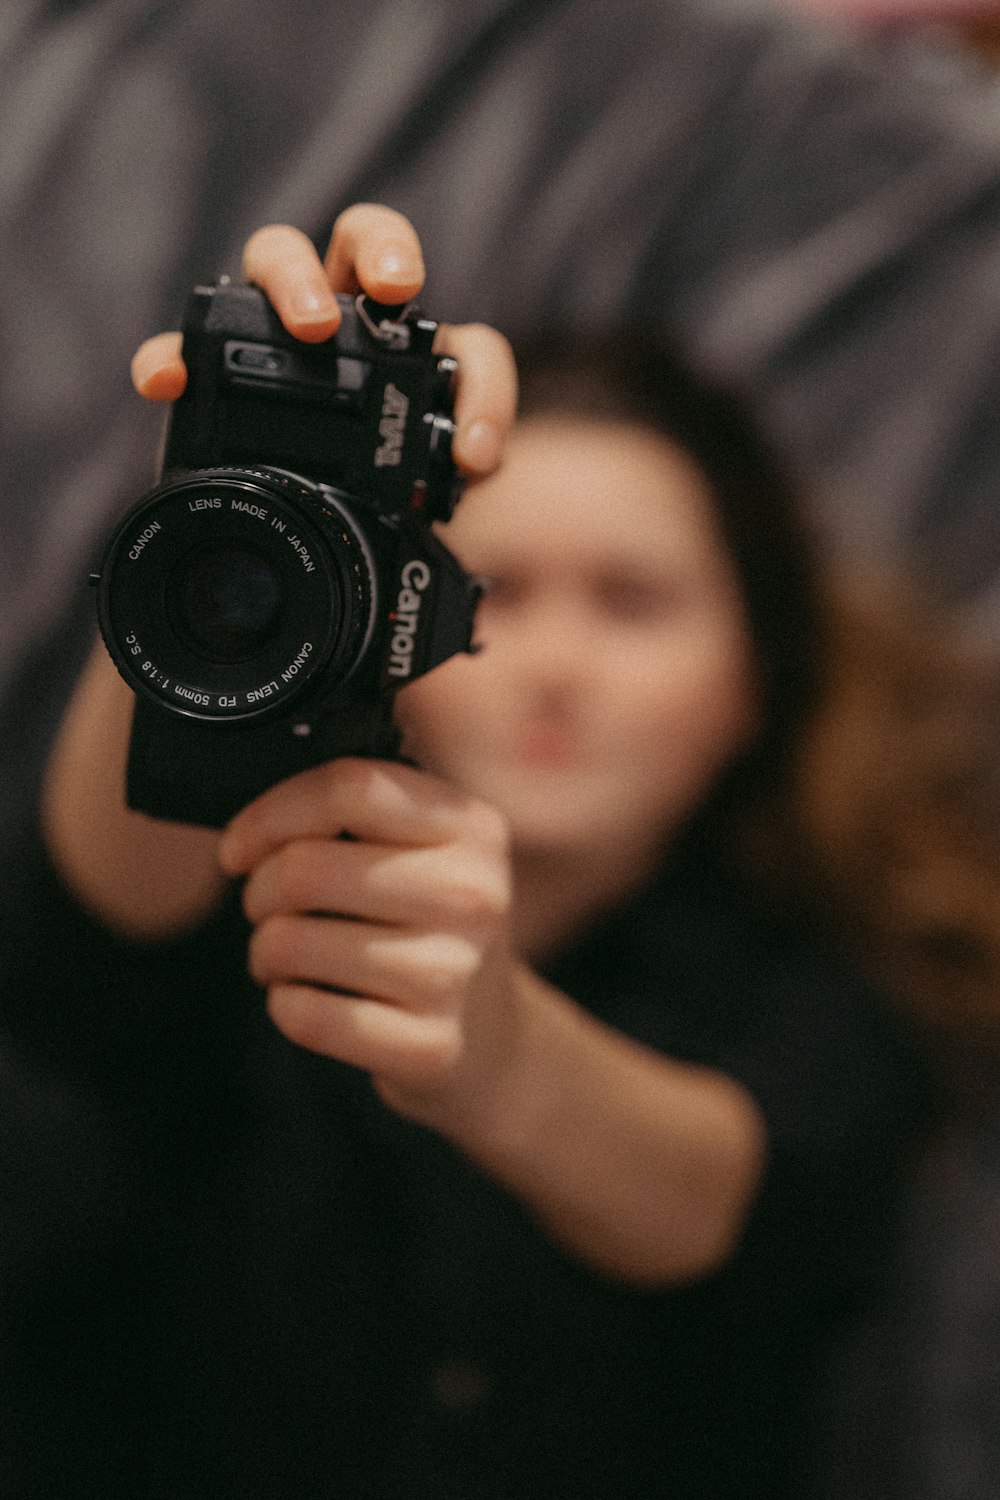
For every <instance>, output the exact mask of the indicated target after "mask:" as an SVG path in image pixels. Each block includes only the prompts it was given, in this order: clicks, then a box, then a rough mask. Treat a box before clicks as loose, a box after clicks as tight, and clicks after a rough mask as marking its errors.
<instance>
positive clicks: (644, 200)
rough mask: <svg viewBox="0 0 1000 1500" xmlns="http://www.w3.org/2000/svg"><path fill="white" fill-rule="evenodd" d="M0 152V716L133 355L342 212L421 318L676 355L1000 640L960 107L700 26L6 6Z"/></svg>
mask: <svg viewBox="0 0 1000 1500" xmlns="http://www.w3.org/2000/svg"><path fill="white" fill-rule="evenodd" d="M491 28H492V29H491ZM0 142H2V150H0V265H2V267H3V275H2V277H0V347H2V349H3V355H4V358H3V362H2V365H0V458H2V463H0V473H2V474H3V489H2V502H0V503H2V507H3V510H2V513H0V514H2V524H3V545H2V552H0V683H2V682H3V680H4V679H5V677H6V676H7V675H8V674H9V673H10V672H11V671H12V670H13V668H14V667H15V665H16V664H17V663H18V661H19V660H20V659H21V658H22V657H23V653H24V651H25V649H26V647H27V645H28V644H29V642H30V641H31V640H32V639H35V638H37V636H38V635H39V633H40V632H41V631H43V630H44V629H45V627H46V626H47V625H48V623H49V622H50V621H51V620H52V619H53V618H54V617H55V615H56V614H57V612H58V611H59V609H60V608H61V607H62V605H63V604H64V603H65V600H66V598H67V596H68V594H69V593H70V591H71V590H72V588H73V586H74V585H75V583H76V582H77V581H78V580H79V579H80V577H81V575H82V573H83V571H84V570H85V563H84V561H83V559H84V558H85V556H86V555H87V553H88V550H89V548H90V547H91V545H92V544H93V542H94V539H95V538H96V537H97V536H98V535H99V534H100V533H101V531H102V529H103V527H104V526H105V525H106V523H107V521H108V518H109V517H111V516H112V515H114V514H116V513H118V512H119V511H120V510H121V508H122V507H123V505H124V504H125V503H126V501H127V499H128V498H129V497H130V496H132V495H134V494H135V493H136V492H137V491H139V490H141V489H142V487H143V486H144V485H145V483H146V482H147V480H148V479H149V477H150V473H151V469H152V455H153V452H154V448H155V431H156V427H157V424H158V418H157V416H156V415H155V414H154V413H151V412H149V411H147V410H144V409H143V408H142V406H141V404H140V403H139V402H138V401H137V400H136V399H135V398H134V397H133V396H132V395H131V393H130V390H129V386H128V380H127V363H128V358H129V355H130V354H131V352H132V349H133V347H134V346H135V344H136V343H137V341H138V340H139V339H140V338H141V337H142V336H144V335H146V334H148V333H150V332H153V331H155V330H156V329H158V328H160V327H162V326H169V325H171V324H172V323H174V322H176V319H177V316H178V310H179V307H180V303H181V299H182V296H183V292H184V290H185V289H186V288H187V287H188V286H189V285H190V284H191V283H192V282H193V281H195V280H197V279H204V278H206V277H209V276H212V275H214V274H216V273H217V272H218V271H219V270H220V269H222V268H223V267H228V268H230V269H232V268H233V267H234V265H235V264H236V260H237V251H238V246H239V244H240V243H241V241H242V239H243V237H244V236H245V234H246V233H247V232H248V230H249V229H250V228H252V227H253V226H255V225H256V224H258V223H260V222H263V221H266V220H269V219H275V218H287V219H289V220H291V221H293V222H296V223H299V224H301V225H302V226H303V227H305V228H307V229H309V230H310V231H312V232H315V233H316V234H317V236H322V235H323V233H324V232H325V227H326V226H327V225H328V224H329V222H330V220H331V219H332V217H333V215H334V213H335V212H336V211H337V210H338V209H339V208H340V207H341V206H343V205H344V204H345V203H346V202H348V201H350V200H351V199H353V198H354V197H356V196H357V195H358V194H364V195H366V196H370V197H375V198H380V199H384V200H386V201H389V202H392V203H394V204H397V205H398V206H400V207H401V208H403V209H405V210H406V211H407V212H408V213H409V214H410V215H411V217H412V218H413V219H414V220H415V221H416V223H417V224H418V226H419V228H420V230H421V232H422V234H423V237H424V241H425V243H426V246H427V251H428V258H429V264H430V267H431V283H430V286H429V289H428V293H427V305H428V307H429V309H431V310H432V311H433V312H434V313H435V314H437V315H443V316H450V317H487V318H490V319H492V320H493V321H495V322H497V323H499V324H500V325H501V326H503V327H505V328H507V329H510V330H512V331H516V330H517V329H519V328H523V327H524V326H525V325H528V324H531V323H534V322H536V321H538V320H540V319H553V318H559V319H562V320H564V321H567V322H570V323H572V324H574V325H585V324H593V323H601V322H608V321H613V320H616V319H618V318H620V317H622V316H625V315H628V316H633V317H641V318H644V319H650V320H652V321H654V322H657V323H659V322H664V321H665V322H666V323H668V324H669V325H670V326H671V327H672V328H676V329H677V330H678V331H679V332H680V335H681V337H682V338H683V341H684V343H685V345H686V347H688V349H689V350H690V351H691V352H692V353H693V354H694V355H695V357H696V358H697V359H698V360H699V361H700V362H701V363H703V364H705V365H707V366H708V367H710V368H711V369H713V370H716V371H718V372H720V373H721V374H723V375H725V376H727V377H729V376H732V377H735V378H736V379H737V380H738V381H739V383H740V384H741V385H742V386H743V387H744V388H745V389H746V390H747V391H748V392H749V394H750V395H751V396H752V398H753V399H754V400H755V401H757V402H758V403H759V404H760V405H761V407H762V409H763V410H764V412H765V415H766V418H767V420H768V422H769V423H770V424H771V426H772V427H773V429H774V431H775V433H776V434H777V435H778V436H779V438H780V439H782V440H783V441H785V442H787V443H788V444H789V445H790V447H791V449H792V451H793V453H794V454H795V455H796V457H797V458H798V459H800V460H801V462H802V463H803V465H804V466H805V468H806V470H807V472H808V474H809V475H810V477H812V478H813V479H814V480H815V481H816V482H817V483H818V484H819V485H820V486H821V487H822V489H823V491H824V492H825V500H824V508H823V515H824V517H826V518H828V519H829V522H830V525H831V527H832V528H833V531H834V534H835V536H836V537H837V538H839V539H841V540H843V541H846V542H848V543H850V544H852V545H856V546H860V547H861V548H862V549H864V550H865V551H866V552H867V551H872V550H873V551H874V552H875V553H876V554H877V555H892V554H894V553H895V552H896V551H897V549H898V548H899V546H900V544H901V541H902V544H903V545H904V546H905V549H906V551H907V552H908V553H909V554H910V555H912V556H914V557H916V558H917V559H918V560H919V561H921V562H926V563H929V564H930V565H931V566H932V568H933V570H934V572H935V575H936V576H937V577H938V578H939V579H940V580H941V582H942V584H943V586H944V587H945V588H946V589H947V591H948V592H949V593H951V594H952V595H954V596H958V597H961V598H962V599H964V600H965V601H967V603H968V605H969V608H970V610H971V611H972V612H973V614H974V615H976V616H977V617H978V618H980V619H981V620H982V621H983V622H984V625H985V626H986V628H987V629H988V630H989V631H990V632H992V633H993V634H994V636H995V637H996V638H997V639H998V640H1000V583H998V579H1000V507H998V506H997V505H996V504H995V503H994V469H995V466H996V461H997V457H998V453H997V449H998V446H1000V435H998V424H997V421H996V413H997V411H998V409H1000V361H998V359H997V350H996V344H997V340H998V333H1000V277H998V275H997V273H996V259H997V247H996V242H997V239H998V235H1000V104H998V98H997V92H996V89H995V87H994V85H993V83H992V81H991V80H989V79H988V78H987V77H986V75H977V74H974V73H967V74H960V73H959V72H958V70H957V68H956V67H953V66H949V65H947V64H945V63H940V64H936V65H931V64H929V62H928V60H927V58H926V57H925V56H924V55H922V54H916V55H914V56H913V57H912V58H909V59H903V58H900V57H899V56H893V57H882V56H880V55H879V53H878V52H877V51H874V50H868V51H866V50H864V49H861V48H858V47H853V46H847V45H844V44H842V43H841V42H840V41H839V40H837V39H835V38H834V37H833V36H832V35H824V34H822V33H820V32H818V31H815V30H812V29H809V28H808V27H799V26H797V25H795V24H794V23H792V22H790V21H789V20H787V19H784V18H774V17H771V16H769V15H768V14H767V13H766V12H762V11H758V10H757V9H751V8H748V7H747V6H746V5H733V6H727V5H722V4H720V5H718V6H716V7H713V6H712V5H710V4H708V3H695V0H687V3H686V0H673V3H668V4H664V3H652V0H645V3H643V0H624V3H623V0H615V3H611V0H574V3H567V0H550V3H548V4H545V3H536V4H528V5H525V4H523V3H521V4H518V3H515V0H475V3H469V0H450V3H430V0H381V3H365V4H359V3H348V4H340V5H335V6H334V5H330V4H329V3H327V0H302V3H299V4H297V5H295V6H294V7H292V6H281V5H277V4H274V3H264V0H201V3H197V0H173V3H170V0H164V3H160V4H152V3H149V0H90V3H77V4H48V5H46V4H43V3H39V0H36V3H30V0H21V3H18V0H14V3H10V0H8V4H7V5H6V7H5V8H4V13H3V15H2V17H0Z"/></svg>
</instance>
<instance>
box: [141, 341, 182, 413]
mask: <svg viewBox="0 0 1000 1500" xmlns="http://www.w3.org/2000/svg"><path fill="white" fill-rule="evenodd" d="M132 384H133V385H134V386H135V388H136V390H137V391H138V392H139V395H140V396H145V397H146V400H147V401H176V400H177V397H178V396H180V395H182V394H183V391H184V387H185V385H187V370H186V368H185V366H184V361H183V360H182V359H181V335H180V334H179V333H158V334H156V335H155V336H154V337H153V338H151V339H147V340H146V342H145V343H144V344H140V345H139V348H138V349H137V350H136V351H135V354H134V355H133V356H132Z"/></svg>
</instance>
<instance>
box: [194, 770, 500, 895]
mask: <svg viewBox="0 0 1000 1500" xmlns="http://www.w3.org/2000/svg"><path fill="white" fill-rule="evenodd" d="M344 833H347V834H349V835H351V836H352V837H353V838H356V839H359V840H362V841H365V842H370V843H374V844H394V845H397V846H406V845H411V846H414V847H416V846H422V845H426V846H434V845H437V844H444V843H450V842H451V841H452V840H454V839H456V838H461V837H463V836H464V837H474V838H477V839H479V840H481V841H482V842H484V843H486V844H488V845H490V846H491V847H494V848H497V849H502V848H504V847H505V840H506V831H505V828H504V825H503V822H502V820H501V818H500V816H499V814H498V813H495V812H494V811H493V810H492V808H489V807H486V806H485V805H483V804H480V803H476V802H473V801H472V800H471V799H469V798H467V797H464V796H463V795H462V794H461V793H459V792H457V791H455V790H453V789H452V788H450V787H448V786H447V785H446V784H445V783H444V782H442V781H438V780H437V779H436V778H434V777H431V776H429V775H427V774H426V773H425V772H423V771H417V770H415V769H414V768H413V767H410V766H403V765H398V764H395V763H391V762H386V761H378V760H358V759H348V758H344V759H341V760H335V761H328V762H326V763H325V764H323V765H320V766H313V767H312V768H310V769H309V770H308V771H301V772H299V774H298V775H297V776H293V777H291V778H289V780H287V781H282V782H279V783H278V784H277V785H276V786H273V787H271V788H270V789H269V790H268V791H266V792H264V793H263V794H262V795H261V796H260V797H258V798H257V799H256V801H254V802H251V803H250V805H249V806H248V807H245V808H244V809H243V811H242V812H239V813H237V815H236V817H235V818H234V819H233V820H232V822H231V823H230V824H229V825H228V827H227V829H226V830H225V832H224V833H223V835H222V839H221V842H220V845H219V858H220V861H221V863H222V867H223V869H224V870H225V871H226V872H227V874H229V875H245V874H247V873H249V871H250V870H252V869H253V868H254V867H255V866H256V865H258V864H259V863H260V862H261V860H263V859H264V858H265V857H266V856H267V855H268V854H270V853H271V852H272V851H273V850H276V849H278V848H280V847H281V846H282V845H283V844H288V843H292V842H294V841H297V840H300V839H322V838H336V837H337V836H338V835H340V834H344Z"/></svg>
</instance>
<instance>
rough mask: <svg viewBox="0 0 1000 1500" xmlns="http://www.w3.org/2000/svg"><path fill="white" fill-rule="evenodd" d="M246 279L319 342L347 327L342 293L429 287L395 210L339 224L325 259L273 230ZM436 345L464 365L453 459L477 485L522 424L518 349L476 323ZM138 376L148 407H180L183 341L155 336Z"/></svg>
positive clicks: (401, 296) (246, 259)
mask: <svg viewBox="0 0 1000 1500" xmlns="http://www.w3.org/2000/svg"><path fill="white" fill-rule="evenodd" d="M243 274H244V275H245V276H246V278H247V280H248V281H253V282H256V284H257V285H258V286H259V287H260V288H261V289H262V290H263V291H264V292H265V293H266V294H267V296H268V298H269V299H270V301H271V303H272V304H273V306H274V307H275V309H276V311H277V313H278V315H279V317H280V318H281V321H282V323H283V324H284V325H285V327H286V328H287V330H288V332H289V333H291V334H293V335H294V336H295V337H296V338H299V339H303V340H304V341H305V342H306V343H318V342H320V341H321V340H323V339H328V338H330V337H331V335H332V334H334V333H335V332H336V331H337V328H338V326H339V324H340V309H339V307H338V304H337V299H336V296H335V295H334V294H335V293H336V292H357V291H359V290H360V291H364V292H366V293H367V294H368V295H369V296H370V297H374V298H375V300H376V301H378V302H387V303H396V302H407V301H409V300H410V298H411V297H415V296H416V294H417V293H418V292H419V291H420V289H421V287H422V286H423V284H424V263H423V257H422V255H421V251H420V241H419V239H418V238H417V234H416V231H415V230H414V228H413V226H412V224H410V222H409V220H407V219H405V218H404V217H403V215H402V214H399V213H396V211H395V210H394V209H391V208H384V207H382V206H381V205H379V204H374V203H359V204H355V205H354V207H352V208H349V209H347V210H345V212H344V213H342V214H341V215H340V218H339V219H338V220H337V222H336V224H335V225H334V229H333V235H332V236H331V239H330V246H329V249H328V250H327V253H326V258H325V260H322V261H321V260H320V258H319V256H318V255H317V254H316V250H315V248H314V247H313V244H312V242H311V241H310V240H309V239H308V238H307V237H306V235H304V234H303V233H302V232H301V231H300V230H298V229H292V228H291V227H290V226H288V225H287V224H272V225H269V226H268V227H267V228H264V229H258V230H257V232H256V233H255V234H253V235H251V237H250V239H249V240H248V241H247V244H246V247H245V249H244V251H243ZM434 347H435V350H436V352H437V353H439V354H449V355H451V356H452V357H453V358H455V359H457V360H458V365H459V373H458V381H457V387H456V392H455V412H454V418H455V428H456V431H455V436H454V439H453V442H452V454H453V456H454V458H455V462H456V463H457V464H458V466H459V468H461V469H462V470H463V471H464V472H465V473H466V474H468V475H469V477H470V478H482V477H484V476H485V475H487V474H489V473H491V472H492V471H493V470H494V469H495V468H496V467H497V465H498V464H499V462H500V456H501V453H502V450H503V444H504V440H505V438H506V435H507V432H508V430H509V428H510V426H511V423H512V422H513V419H514V411H515V407H516V403H517V377H516V374H515V369H514V359H513V355H512V354H511V350H510V346H509V344H508V343H507V341H506V339H505V338H504V337H503V336H502V335H501V334H499V333H497V332H496V330H495V329H493V328H487V327H486V326H485V325H482V324H471V323H470V324H463V325H462V326H461V327H453V326H448V325H445V324H442V325H441V326H440V328H439V329H438V334H437V338H436V340H435V345H434ZM132 379H133V382H134V384H135V388H136V390H137V391H138V392H139V394H140V395H142V396H146V397H147V398H148V399H149V400H151V401H175V400H176V399H177V397H178V396H179V395H181V393H182V392H183V390H184V386H185V383H186V380H187V371H186V370H185V368H184V362H183V360H182V358H181V335H180V334H179V333H161V334H157V335H156V337H155V338H152V339H148V340H147V341H146V343H144V344H143V345H142V346H141V347H140V348H139V350H138V351H137V352H136V355H135V357H134V359H133V361H132Z"/></svg>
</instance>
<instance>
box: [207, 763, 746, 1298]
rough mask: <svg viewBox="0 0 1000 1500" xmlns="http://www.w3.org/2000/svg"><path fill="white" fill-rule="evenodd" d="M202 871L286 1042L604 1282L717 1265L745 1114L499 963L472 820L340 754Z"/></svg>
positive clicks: (708, 1080)
mask: <svg viewBox="0 0 1000 1500" xmlns="http://www.w3.org/2000/svg"><path fill="white" fill-rule="evenodd" d="M342 834H349V835H350V838H349V839H343V838H341V837H339V836H340V835H342ZM221 857H222V862H223V866H224V867H225V868H226V869H228V870H229V871H230V873H232V874H234V875H246V876H248V877H249V878H248V882H247V886H246V890H245V897H244V904H245V907H246V911H247V914H248V916H249V917H250V920H251V921H252V922H253V923H254V926H255V931H254V936H253V939H252V941H251V947H250V969H251V973H252V974H253V976H254V978H255V979H256V980H257V981H258V982H259V983H260V984H262V985H265V986H267V988H268V1008H269V1011H270V1014H271V1017H272V1019H273V1020H274V1021H275V1023H276V1024H277V1025H278V1026H279V1027H280V1029H281V1030H282V1031H284V1032H285V1034H286V1035H287V1036H289V1037H290V1038H291V1039H292V1040H293V1041H295V1042H297V1043H299V1044H300V1045H302V1046H305V1047H309V1048H311V1049H312V1050H314V1051H317V1052H321V1053H324V1054H326V1055H328V1056H331V1057H336V1058H339V1059H341V1060H343V1061H345V1062H348V1063H351V1064H353V1065H355V1066H357V1067H360V1068H363V1069H365V1070H366V1071H368V1072H369V1073H370V1074H371V1075H372V1078H373V1081H374V1084H375V1087H376V1088H377V1090H378V1091H379V1093H380V1094H381V1096H382V1097H383V1098H384V1100H385V1101H386V1102H387V1103H388V1104H389V1105H390V1106H392V1107H393V1108H394V1109H396V1110H397V1111H399V1112H400V1113H401V1114H404V1115H406V1116H407V1117H408V1118H410V1119H413V1120H415V1121H417V1122H419V1123H420V1124H422V1125H425V1126H427V1127H429V1128H431V1129H434V1130H436V1131H438V1132H439V1133H440V1134H442V1135H443V1136H445V1137H447V1138H448V1139H449V1140H450V1141H452V1142H453V1144H455V1145H456V1146H457V1147H459V1148H460V1149H461V1150H462V1151H463V1152H465V1154H466V1155H468V1156H470V1157H471V1158H472V1159H473V1160H475V1161H477V1162H478V1163H479V1164H480V1165H481V1166H482V1167H484V1168H485V1169H486V1170H487V1171H488V1172H490V1173H491V1174H492V1175H493V1176H494V1177H496V1178H497V1179H498V1180H499V1181H501V1182H502V1183H504V1184H505V1185H506V1186H507V1187H509V1188H510V1189H511V1191H513V1192H514V1193H515V1194H517V1196H519V1197H520V1198H521V1199H522V1201H523V1202H524V1203H525V1204H526V1205H527V1206H528V1207H529V1209H530V1210H531V1211H532V1212H533V1213H534V1214H535V1215H536V1216H537V1217H538V1218H539V1219H540V1220H541V1221H542V1222H543V1223H544V1224H545V1225H546V1227H547V1228H548V1229H549V1231H550V1232H551V1233H552V1234H553V1235H554V1236H555V1237H557V1238H559V1239H560V1240H561V1241H563V1242H564V1243H565V1244H566V1245H567V1246H568V1247H569V1248H571V1249H572V1250H573V1252H574V1253H575V1254H577V1255H578V1256H579V1257H580V1258H581V1259H584V1260H586V1261H587V1262H589V1263H591V1264H592V1265H595V1266H597V1267H600V1268H601V1269H602V1270H604V1271H605V1272H607V1273H609V1274H611V1275H613V1276H615V1277H617V1278H619V1279H622V1280H626V1281H631V1282H634V1283H638V1284H643V1285H657V1284H668V1283H675V1282H680V1281H685V1280H689V1279H691V1278H693V1277H697V1276H700V1275H704V1274H706V1273H707V1272H709V1271H710V1270H713V1269H715V1268H717V1267H718V1266H719V1265H720V1264H721V1263H723V1262H724V1261H725V1259H726V1258H727V1257H728V1255H729V1254H730V1253H731V1252H732V1250H733V1249H734V1247H735V1245H736V1242H737V1240H738V1238H739V1235H740V1232H741V1230H742V1227H743V1225H744V1223H745V1221H746V1217H747V1214H748V1212H749V1209H750V1206H751V1204H752V1202H753V1199H754V1195H755V1192H756V1189H757V1187H758V1185H759V1183H760V1180H761V1176H762V1172H763V1163H764V1157H765V1151H766V1141H765V1134H766V1133H765V1128H764V1124H763V1120H762V1117H761V1115H760V1113H759V1111H758V1109H757V1106H756V1104H755V1103H754V1102H753V1100H752V1099H751V1097H750V1096H749V1094H747V1093H746V1092H745V1091H744V1090H743V1089H742V1087H741V1086H739V1085H738V1084H736V1083H734V1082H732V1081H731V1080H729V1079H727V1078H726V1077H724V1076H723V1075H721V1074H719V1073H715V1072H712V1071H710V1070H707V1069H702V1068H696V1067H693V1066H688V1065H686V1064H681V1063H676V1062H673V1061H672V1060H670V1059H668V1058H665V1057H663V1056H661V1055H660V1054H658V1053H656V1052H653V1051H651V1050H649V1049H646V1048H644V1047H641V1046H639V1045H637V1044H635V1043H633V1042H631V1041H630V1040H628V1039H627V1038H625V1037H623V1036H621V1035H620V1034H618V1033H617V1032H615V1031H613V1030H611V1029H610V1028H608V1027H606V1026H603V1025H601V1024H600V1023H598V1022H597V1021H595V1020H594V1019H592V1018H591V1017H590V1016H589V1015H587V1014H586V1013H585V1012H584V1011H583V1010H581V1009H580V1008H579V1007H578V1006H576V1005H575V1004H574V1003H573V1002H572V1001H570V1000H569V999H567V998H566V997H565V996H564V995H562V994H560V993H559V992H557V991H556V990H553V989H552V988H551V987H550V986H548V985H547V984H545V983H543V982H542V981H541V980H540V979H538V978H537V977H536V976H535V975H534V974H533V973H531V971H530V970H528V969H527V968H526V967H525V966H524V965H522V964H520V963H519V962H517V961H516V960H515V959H513V958H512V956H511V953H510V943H509V917H510V909H511V907H510V893H511V869H510V857H509V853H508V849H507V842H506V834H505V828H504V825H503V822H502V820H501V819H500V817H499V815H498V814H496V813H495V812H494V811H493V810H492V809H491V808H488V807H486V806H484V805H483V804H481V803H479V802H476V801H474V800H471V799H469V798H467V797H465V796H463V795H462V794H460V793H458V792H456V791H454V790H453V789H452V788H450V787H448V786H446V785H445V784H444V783H443V782H440V781H438V780H437V779H436V778H434V777H431V776H429V775H426V774H425V773H423V772H420V771H416V770H414V769H412V768H410V767H407V766H398V765H388V764H383V763H377V762H364V761H353V760H343V761H338V762H334V763H332V764H330V765H327V766H322V767H317V768H316V769H314V770H312V771H307V772H304V773H303V774H302V775H300V776H296V777H293V778H292V779H291V780H289V781H286V782H283V783H282V784H281V785H280V786H278V787H274V788H272V789H271V790H270V791H269V792H267V793H265V795H264V796H263V797H261V798H258V800H257V801H256V802H255V803H253V804H252V805H251V806H250V807H249V808H246V809H244V811H243V812H242V813H240V814H239V816H238V817H237V818H236V819H234V821H233V822H232V823H231V824H230V826H229V828H228V829H227V831H226V833H225V835H224V837H223V841H222V847H221Z"/></svg>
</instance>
